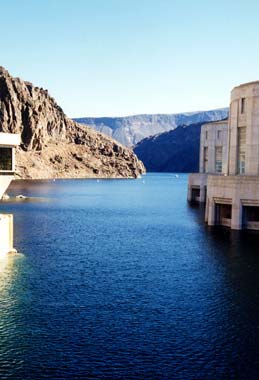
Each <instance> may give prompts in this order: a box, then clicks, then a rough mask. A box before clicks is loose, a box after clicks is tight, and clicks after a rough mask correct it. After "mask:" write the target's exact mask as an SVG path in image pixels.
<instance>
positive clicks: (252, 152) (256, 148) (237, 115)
mask: <svg viewBox="0 0 259 380" xmlns="http://www.w3.org/2000/svg"><path fill="white" fill-rule="evenodd" d="M242 98H243V99H244V102H245V108H244V112H243V113H242V107H241V106H242ZM229 126H230V128H229V171H228V173H229V174H230V175H236V174H238V159H237V151H238V128H239V127H246V163H245V175H259V81H257V82H251V83H245V84H242V85H240V86H238V87H235V88H234V89H233V90H232V92H231V104H230V115H229Z"/></svg>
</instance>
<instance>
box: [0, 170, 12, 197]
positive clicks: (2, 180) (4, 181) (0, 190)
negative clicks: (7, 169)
mask: <svg viewBox="0 0 259 380" xmlns="http://www.w3.org/2000/svg"><path fill="white" fill-rule="evenodd" d="M13 178H14V177H13V176H12V175H0V199H1V198H2V196H3V195H4V193H5V192H6V190H7V188H8V186H9V185H10V183H11V181H12V180H13Z"/></svg>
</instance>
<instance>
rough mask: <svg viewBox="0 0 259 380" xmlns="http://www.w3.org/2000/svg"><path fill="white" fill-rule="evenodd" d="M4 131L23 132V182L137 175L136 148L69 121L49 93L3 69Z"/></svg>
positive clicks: (0, 124) (0, 103) (0, 117)
mask: <svg viewBox="0 0 259 380" xmlns="http://www.w3.org/2000/svg"><path fill="white" fill-rule="evenodd" d="M0 131H2V132H11V133H20V134H21V139H22V142H21V148H20V149H18V152H17V170H18V173H19V176H20V177H22V178H53V177H55V178H58V177H60V178H68V177H70V178H78V177H104V178H106V177H107V178H108V177H122V178H123V177H133V178H134V177H137V176H138V175H140V174H142V173H143V172H144V171H145V168H144V166H143V164H142V162H141V161H139V160H138V159H137V157H136V155H135V154H134V153H133V151H132V150H130V149H128V148H126V147H124V146H123V145H121V144H119V143H118V142H116V141H114V140H113V139H111V138H109V137H107V136H105V135H103V134H102V133H98V132H96V131H94V130H93V129H91V128H89V127H87V126H82V125H80V124H79V123H76V122H75V121H72V120H71V119H69V118H68V117H67V116H66V115H65V114H64V112H63V110H62V109H61V107H59V106H58V104H57V103H56V101H55V99H53V98H52V97H51V96H50V95H49V93H48V91H47V90H44V89H43V88H39V87H34V86H33V85H32V83H30V82H25V81H23V80H21V79H19V78H13V77H12V76H11V75H10V74H9V73H8V71H7V70H5V69H4V68H3V67H0Z"/></svg>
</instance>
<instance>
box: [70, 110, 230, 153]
mask: <svg viewBox="0 0 259 380" xmlns="http://www.w3.org/2000/svg"><path fill="white" fill-rule="evenodd" d="M227 116H228V108H219V109H215V110H211V111H197V112H185V113H178V114H157V115H148V114H147V115H133V116H126V117H96V118H91V117H89V118H87V117H85V118H80V119H75V120H76V121H78V122H79V123H83V124H87V125H90V126H91V127H93V128H94V129H96V130H97V131H100V132H102V133H105V134H106V135H108V136H110V137H113V138H114V139H115V140H117V141H119V142H120V143H122V144H124V145H126V146H134V145H136V144H137V143H138V142H139V141H141V140H142V139H144V138H146V137H149V136H154V135H157V134H158V133H163V132H168V131H171V130H173V129H175V128H177V127H178V126H180V125H191V124H196V123H205V122H209V121H216V120H222V119H224V118H226V117H227Z"/></svg>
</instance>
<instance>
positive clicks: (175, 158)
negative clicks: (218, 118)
mask: <svg viewBox="0 0 259 380" xmlns="http://www.w3.org/2000/svg"><path fill="white" fill-rule="evenodd" d="M202 124H204V123H196V124H191V125H188V126H180V127H178V128H176V129H175V130H173V131H170V132H165V133H161V134H159V135H156V136H152V137H149V138H146V139H144V140H142V141H140V142H139V143H138V144H137V145H136V147H135V148H134V151H135V153H136V154H137V156H138V157H139V158H140V159H141V160H142V161H143V162H144V165H145V166H146V169H147V171H150V172H176V173H180V172H187V173H188V172H198V171H199V150H200V132H201V126H202Z"/></svg>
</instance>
